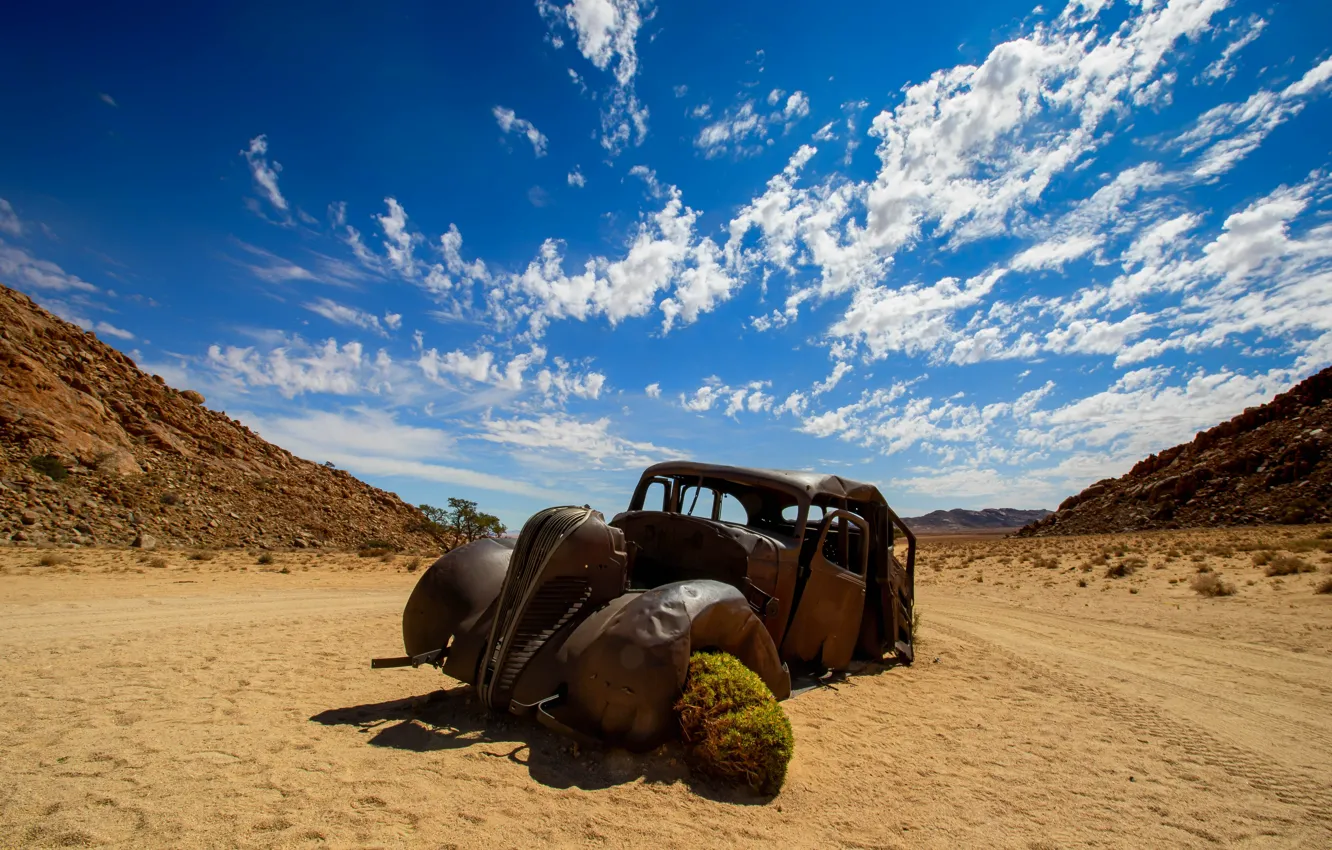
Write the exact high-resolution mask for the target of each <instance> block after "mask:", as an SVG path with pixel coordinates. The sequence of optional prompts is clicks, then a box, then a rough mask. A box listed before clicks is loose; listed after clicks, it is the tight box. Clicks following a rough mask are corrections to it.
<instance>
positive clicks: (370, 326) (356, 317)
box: [301, 298, 401, 334]
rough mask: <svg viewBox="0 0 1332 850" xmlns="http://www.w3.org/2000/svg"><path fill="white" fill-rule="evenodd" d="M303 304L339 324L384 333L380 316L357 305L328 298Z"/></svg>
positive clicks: (311, 310)
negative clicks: (352, 305) (348, 304)
mask: <svg viewBox="0 0 1332 850" xmlns="http://www.w3.org/2000/svg"><path fill="white" fill-rule="evenodd" d="M301 306H303V307H304V308H305V309H307V310H309V311H310V312H312V313H318V314H319V315H321V316H323V317H324V318H325V319H328V320H329V321H330V322H336V323H337V324H339V325H347V326H348V327H354V328H364V329H365V330H368V331H374V332H375V333H377V334H383V333H384V328H383V327H382V326H381V325H380V324H379V317H378V316H376V315H374V314H373V313H367V312H366V311H364V310H361V309H358V308H356V307H348V306H347V305H346V304H339V303H338V302H336V301H333V300H331V299H328V298H316V299H315V300H314V301H308V302H306V303H305V304H302V305H301ZM399 320H400V321H401V317H399Z"/></svg>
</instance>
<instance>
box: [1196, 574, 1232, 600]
mask: <svg viewBox="0 0 1332 850" xmlns="http://www.w3.org/2000/svg"><path fill="white" fill-rule="evenodd" d="M1189 587H1191V588H1193V590H1194V592H1196V593H1197V594H1199V595H1200V596H1234V595H1235V585H1233V584H1231V583H1230V582H1228V581H1225V580H1224V579H1222V578H1221V576H1219V575H1217V574H1216V573H1213V572H1206V573H1198V574H1197V575H1196V576H1194V577H1193V581H1191V582H1189Z"/></svg>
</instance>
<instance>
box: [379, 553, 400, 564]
mask: <svg viewBox="0 0 1332 850" xmlns="http://www.w3.org/2000/svg"><path fill="white" fill-rule="evenodd" d="M396 557H398V553H397V552H385V553H384V554H382V555H380V556H379V560H380V563H384V564H391V563H393V559H394V558H396Z"/></svg>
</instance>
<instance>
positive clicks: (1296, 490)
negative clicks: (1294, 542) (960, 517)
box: [1019, 368, 1332, 536]
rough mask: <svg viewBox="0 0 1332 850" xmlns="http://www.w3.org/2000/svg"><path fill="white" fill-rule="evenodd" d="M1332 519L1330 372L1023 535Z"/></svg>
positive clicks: (1087, 494)
mask: <svg viewBox="0 0 1332 850" xmlns="http://www.w3.org/2000/svg"><path fill="white" fill-rule="evenodd" d="M1329 520H1332V368H1329V369H1324V370H1323V371H1322V372H1319V373H1318V374H1316V375H1313V376H1311V377H1309V378H1307V379H1306V380H1304V381H1302V382H1300V383H1299V384H1296V385H1295V386H1294V387H1293V388H1291V389H1290V390H1289V391H1287V392H1284V393H1282V394H1281V395H1278V396H1277V397H1276V398H1274V399H1272V401H1270V402H1268V403H1267V404H1264V405H1262V406H1260V407H1251V408H1249V409H1248V410H1245V411H1244V412H1243V413H1241V414H1240V415H1239V416H1236V417H1235V418H1234V419H1231V420H1230V421H1229V422H1223V423H1221V424H1220V425H1217V426H1216V427H1214V428H1210V429H1208V430H1206V431H1201V432H1199V433H1198V435H1197V436H1196V437H1194V438H1193V441H1192V442H1189V443H1185V444H1183V445H1180V446H1175V447H1174V448H1171V449H1166V450H1165V451H1163V452H1161V453H1160V454H1154V455H1151V456H1150V457H1148V458H1146V459H1145V460H1142V461H1139V462H1138V464H1137V465H1136V466H1134V467H1133V469H1132V470H1131V471H1130V472H1129V473H1128V474H1127V475H1125V476H1123V477H1122V478H1107V479H1105V480H1104V481H1098V482H1097V483H1095V484H1093V485H1092V486H1090V487H1088V488H1087V489H1086V490H1083V491H1082V492H1081V493H1079V494H1077V495H1076V496H1070V497H1069V498H1067V499H1065V500H1064V502H1063V504H1061V505H1060V506H1059V510H1058V511H1056V512H1055V513H1053V514H1051V515H1050V516H1048V517H1046V518H1045V519H1043V520H1040V521H1039V522H1036V523H1033V524H1031V525H1028V526H1027V527H1025V528H1023V529H1022V531H1021V532H1019V533H1020V534H1022V535H1023V536H1041V535H1047V534H1090V533H1096V532H1107V531H1130V530H1138V529H1146V528H1193V527H1199V526H1222V525H1250V524H1257V523H1306V522H1328V521H1329Z"/></svg>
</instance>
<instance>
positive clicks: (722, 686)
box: [675, 652, 795, 794]
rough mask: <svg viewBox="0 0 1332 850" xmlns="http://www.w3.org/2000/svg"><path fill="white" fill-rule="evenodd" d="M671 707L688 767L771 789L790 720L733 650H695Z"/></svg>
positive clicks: (789, 743)
mask: <svg viewBox="0 0 1332 850" xmlns="http://www.w3.org/2000/svg"><path fill="white" fill-rule="evenodd" d="M675 709H676V711H677V712H679V714H680V730H681V734H682V737H683V738H684V741H685V744H686V746H687V747H688V748H689V761H690V765H691V767H692V768H693V769H694V770H696V771H698V772H699V773H701V774H704V775H706V776H712V777H715V778H717V779H721V780H724V781H728V782H744V783H746V784H748V785H750V786H751V787H753V788H754V789H756V790H757V791H759V792H760V793H763V794H776V793H777V792H778V791H780V790H781V787H782V783H783V782H784V781H785V780H786V766H787V764H789V763H790V761H791V753H792V751H793V750H794V749H795V738H794V736H793V735H792V733H791V722H790V721H789V720H787V719H786V712H784V711H783V710H782V707H781V705H779V704H778V703H777V700H776V699H775V698H773V695H772V692H771V691H769V690H768V686H767V685H765V684H764V683H763V680H762V679H760V678H759V677H758V674H757V673H755V672H754V671H752V670H750V669H749V668H748V667H746V666H745V665H744V664H742V663H741V662H740V660H739V659H738V658H736V657H735V656H733V655H728V654H726V653H724V652H696V653H694V655H693V656H692V657H690V659H689V678H688V679H687V680H686V681H685V690H684V694H683V695H682V696H681V697H680V701H679V703H677V704H676V706H675Z"/></svg>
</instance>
